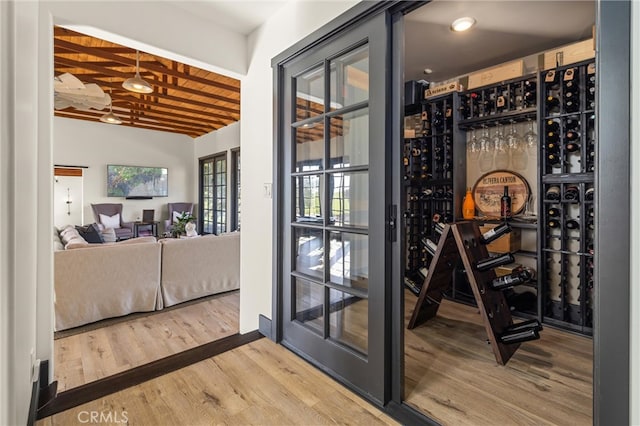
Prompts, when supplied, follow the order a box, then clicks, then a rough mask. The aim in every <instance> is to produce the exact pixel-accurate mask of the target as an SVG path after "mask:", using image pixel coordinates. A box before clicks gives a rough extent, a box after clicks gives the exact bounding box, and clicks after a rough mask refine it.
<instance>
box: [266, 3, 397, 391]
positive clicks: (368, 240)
mask: <svg viewBox="0 0 640 426" xmlns="http://www.w3.org/2000/svg"><path fill="white" fill-rule="evenodd" d="M384 19H385V18H384V14H381V15H379V16H378V17H375V18H372V19H371V20H370V21H369V22H366V23H364V24H363V25H360V26H358V27H357V28H355V29H354V30H351V31H348V32H345V33H342V34H340V35H339V36H337V37H334V38H333V39H331V40H330V41H327V42H325V43H324V44H323V45H322V46H319V47H317V48H316V49H313V50H312V51H310V52H309V53H307V54H304V55H302V56H300V57H297V58H294V59H293V60H290V61H289V62H287V63H285V64H283V65H281V66H280V68H279V70H278V72H279V73H280V76H281V78H282V80H281V81H282V94H283V96H282V98H281V100H282V102H281V104H280V107H281V110H280V111H279V112H280V113H281V114H282V115H281V117H282V122H281V123H282V127H281V130H282V132H281V137H280V138H279V141H278V142H279V144H280V149H281V152H282V154H283V156H282V161H281V164H280V168H279V177H280V179H281V185H282V186H281V187H282V194H281V197H279V209H278V210H279V215H280V220H281V221H282V235H281V240H280V244H281V253H280V254H281V256H280V260H279V265H278V267H279V268H281V277H282V282H281V285H282V294H281V295H282V299H281V306H282V324H281V325H282V343H283V344H284V345H286V346H288V347H289V348H291V349H293V350H294V351H295V352H297V353H298V354H300V355H302V356H303V357H305V358H307V359H309V360H311V361H312V362H313V363H315V364H316V365H318V366H320V367H321V368H322V369H324V370H325V371H327V372H329V373H330V374H331V375H333V376H334V377H336V378H338V379H339V380H341V381H343V382H344V383H346V384H348V385H349V386H351V387H354V388H356V389H358V390H360V391H362V392H363V393H365V394H367V395H370V396H371V397H372V398H373V399H374V400H377V401H379V402H381V403H382V402H384V400H385V392H386V387H387V386H386V375H385V372H386V371H387V368H388V359H387V356H386V354H387V352H388V351H387V350H386V349H385V343H386V342H387V340H388V337H389V336H388V334H387V327H385V324H386V323H387V319H388V318H387V315H388V309H387V307H388V304H389V300H388V298H387V296H386V294H387V291H386V289H387V288H388V276H389V273H388V271H387V267H386V265H387V260H388V259H387V257H388V251H389V250H388V243H387V240H386V239H385V234H386V230H387V217H386V212H387V211H388V199H389V191H388V189H387V188H388V179H387V177H388V176H387V174H388V172H389V170H390V169H389V167H388V161H387V159H386V158H385V146H386V144H387V139H388V138H387V137H386V135H387V134H388V129H387V121H388V120H387V114H388V109H387V107H386V103H385V91H386V89H387V87H388V83H387V76H386V68H387V61H388V59H389V58H388V38H387V26H386V23H385V20H384Z"/></svg>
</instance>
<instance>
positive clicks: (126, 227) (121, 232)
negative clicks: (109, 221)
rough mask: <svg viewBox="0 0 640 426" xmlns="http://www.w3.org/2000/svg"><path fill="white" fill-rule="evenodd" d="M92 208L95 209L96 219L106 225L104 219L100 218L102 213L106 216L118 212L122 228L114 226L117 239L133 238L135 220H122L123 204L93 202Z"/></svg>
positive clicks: (94, 215)
mask: <svg viewBox="0 0 640 426" xmlns="http://www.w3.org/2000/svg"><path fill="white" fill-rule="evenodd" d="M91 209H92V210H93V217H94V219H95V220H96V223H99V224H100V225H102V226H104V224H103V223H102V221H101V220H100V215H101V214H103V215H105V216H113V215H115V214H116V213H119V214H120V228H114V231H115V233H116V239H117V240H118V241H120V240H127V239H129V238H133V222H125V221H123V220H122V204H121V203H118V204H115V203H114V204H109V203H106V204H91Z"/></svg>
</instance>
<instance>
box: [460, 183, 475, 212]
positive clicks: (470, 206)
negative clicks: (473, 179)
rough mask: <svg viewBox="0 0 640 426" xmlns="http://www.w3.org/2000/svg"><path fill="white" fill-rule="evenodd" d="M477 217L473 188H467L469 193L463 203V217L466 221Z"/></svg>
mask: <svg viewBox="0 0 640 426" xmlns="http://www.w3.org/2000/svg"><path fill="white" fill-rule="evenodd" d="M475 216H476V203H475V202H474V201H473V195H471V188H467V193H466V195H465V196H464V201H463V202H462V217H463V219H466V220H471V219H473V218H474V217H475Z"/></svg>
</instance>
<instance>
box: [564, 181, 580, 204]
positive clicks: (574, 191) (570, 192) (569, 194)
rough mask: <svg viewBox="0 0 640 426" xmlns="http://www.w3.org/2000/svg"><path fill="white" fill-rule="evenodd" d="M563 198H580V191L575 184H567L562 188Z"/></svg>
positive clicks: (575, 199)
mask: <svg viewBox="0 0 640 426" xmlns="http://www.w3.org/2000/svg"><path fill="white" fill-rule="evenodd" d="M564 199H565V200H567V201H578V200H579V199H580V191H579V190H578V187H577V186H575V185H569V186H567V187H566V188H565V190H564Z"/></svg>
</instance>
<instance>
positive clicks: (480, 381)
mask: <svg viewBox="0 0 640 426" xmlns="http://www.w3.org/2000/svg"><path fill="white" fill-rule="evenodd" d="M415 301H416V298H415V296H413V295H412V294H411V293H409V292H408V291H407V294H406V298H405V306H406V309H405V323H408V320H409V318H410V316H411V312H412V309H413V306H414V304H415ZM517 321H519V320H517ZM540 336H541V337H540V340H536V341H531V342H526V343H523V344H522V345H521V346H520V348H519V349H518V351H517V352H516V353H515V355H514V356H513V358H511V360H510V361H509V362H508V363H507V365H506V366H500V365H498V364H497V363H496V361H495V358H494V355H493V352H492V351H491V347H490V346H489V345H488V344H487V343H486V340H487V337H486V333H485V330H484V327H483V325H482V320H481V318H480V315H479V314H478V311H477V309H476V308H474V307H470V306H466V305H462V304H459V303H455V302H451V301H447V300H444V301H443V302H442V305H441V306H440V309H439V311H438V315H437V316H436V318H433V319H431V320H430V321H428V322H427V323H425V324H422V325H420V326H419V327H416V328H415V329H413V330H407V329H405V399H406V402H407V403H408V404H409V405H411V406H413V407H414V408H417V409H418V410H420V411H421V412H423V413H425V414H427V415H428V416H429V417H432V418H434V419H436V420H438V421H439V422H440V423H442V424H444V425H456V426H457V425H474V426H476V425H512V424H513V425H515V424H517V425H551V424H555V425H568V424H571V425H590V424H592V404H593V396H592V381H593V379H592V369H593V353H592V352H593V349H592V347H593V344H592V343H593V342H592V340H591V339H589V338H586V337H582V336H577V335H574V334H570V333H566V332H562V331H559V330H554V329H552V328H549V327H545V328H544V330H543V331H542V332H541V333H540Z"/></svg>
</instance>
